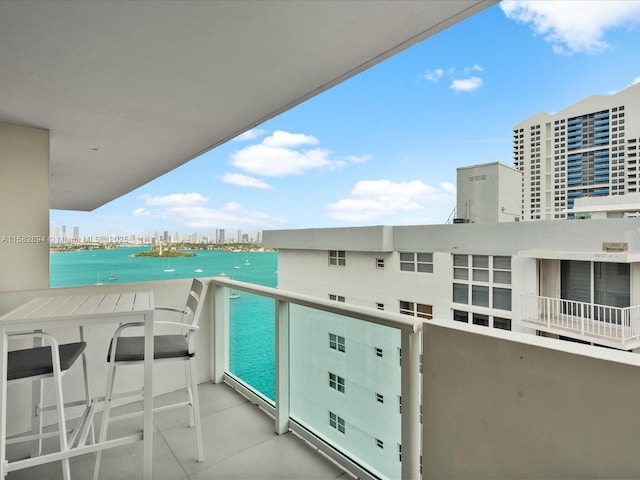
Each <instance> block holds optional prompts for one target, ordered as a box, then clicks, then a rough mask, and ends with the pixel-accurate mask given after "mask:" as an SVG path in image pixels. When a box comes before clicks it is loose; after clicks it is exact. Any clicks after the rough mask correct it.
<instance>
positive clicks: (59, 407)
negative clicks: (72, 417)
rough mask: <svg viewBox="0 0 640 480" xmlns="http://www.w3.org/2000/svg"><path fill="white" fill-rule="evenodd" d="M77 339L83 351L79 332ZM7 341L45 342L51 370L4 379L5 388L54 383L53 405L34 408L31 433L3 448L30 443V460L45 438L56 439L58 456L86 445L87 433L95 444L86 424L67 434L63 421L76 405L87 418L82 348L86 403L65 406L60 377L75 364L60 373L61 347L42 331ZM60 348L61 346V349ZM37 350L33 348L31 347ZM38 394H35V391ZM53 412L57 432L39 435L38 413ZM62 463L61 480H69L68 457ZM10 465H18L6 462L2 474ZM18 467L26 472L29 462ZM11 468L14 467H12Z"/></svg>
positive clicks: (90, 428)
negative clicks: (25, 384)
mask: <svg viewBox="0 0 640 480" xmlns="http://www.w3.org/2000/svg"><path fill="white" fill-rule="evenodd" d="M80 335H81V342H80V343H81V344H84V345H85V347H86V343H85V342H84V338H83V337H84V335H83V332H82V330H81V332H80ZM8 337H9V338H34V339H36V340H37V339H41V341H42V340H46V341H47V342H48V343H49V345H50V351H51V367H52V371H51V372H49V373H43V374H39V375H27V376H21V377H19V378H15V379H11V380H8V379H5V380H6V382H7V385H12V384H17V383H24V382H33V381H40V380H43V379H45V378H53V379H54V387H55V389H54V396H55V403H54V404H51V405H41V404H37V405H36V406H35V407H36V408H35V412H34V415H35V416H36V417H37V419H36V422H32V432H31V434H25V435H19V436H16V437H12V438H7V439H5V448H6V445H11V444H16V443H25V442H34V446H33V448H32V457H33V456H40V455H41V453H42V440H43V439H44V438H49V437H54V436H58V439H59V451H60V452H67V451H69V450H70V449H71V448H72V447H73V446H74V445H78V444H84V443H86V440H87V436H88V435H89V433H91V442H92V443H93V442H94V441H95V438H94V436H93V427H92V425H91V424H90V423H87V422H84V421H81V422H80V423H79V425H80V428H76V429H74V430H70V431H67V422H66V417H65V408H67V407H71V406H77V405H86V406H87V408H86V409H85V414H84V416H85V417H86V416H87V415H88V414H89V410H90V409H89V407H90V406H91V397H90V393H89V382H88V377H87V365H86V356H85V352H84V347H82V351H81V353H80V355H81V356H82V362H83V367H84V368H83V374H84V382H85V394H86V400H80V401H77V402H68V403H66V404H65V402H64V396H63V393H62V377H63V376H64V374H65V373H66V372H67V370H68V369H69V368H70V367H71V366H72V365H73V364H74V363H75V361H76V360H77V358H76V359H74V360H73V361H72V362H71V364H70V365H68V367H67V368H66V369H62V367H61V361H60V350H59V349H60V347H61V345H60V344H59V343H58V341H57V340H56V339H55V337H53V336H52V335H50V334H48V333H46V332H42V331H35V332H21V333H12V334H9V335H8ZM62 346H64V345H62ZM35 348H37V347H35ZM35 348H33V349H24V350H25V351H29V350H35ZM38 391H39V390H38ZM52 409H55V410H56V412H57V421H58V428H57V431H53V432H50V433H43V432H42V412H44V411H45V410H52ZM61 462H62V475H63V478H64V479H65V480H70V478H71V471H70V466H69V458H68V457H64V458H62V459H61ZM11 463H18V462H7V463H6V465H7V467H8V468H7V469H5V470H9V471H11V470H13V469H12V468H10V467H11ZM19 463H22V464H24V466H22V467H20V468H26V467H28V466H29V461H28V460H27V461H20V462H19ZM33 463H34V464H37V463H39V462H33ZM14 466H15V465H14Z"/></svg>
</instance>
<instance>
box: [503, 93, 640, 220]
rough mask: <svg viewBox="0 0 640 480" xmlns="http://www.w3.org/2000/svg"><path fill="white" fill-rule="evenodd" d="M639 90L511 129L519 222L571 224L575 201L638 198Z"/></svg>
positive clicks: (596, 99)
mask: <svg viewBox="0 0 640 480" xmlns="http://www.w3.org/2000/svg"><path fill="white" fill-rule="evenodd" d="M638 145H640V84H635V85H632V86H630V87H628V88H626V89H625V90H622V91H620V92H618V93H616V94H613V95H608V96H601V95H594V96H591V97H588V98H586V99H584V100H581V101H579V102H577V103H575V104H573V105H571V106H569V107H567V108H565V109H563V110H560V111H559V112H557V113H555V114H548V113H546V112H541V113H538V114H535V115H533V116H531V117H529V118H527V119H525V120H523V121H522V122H520V123H518V124H517V125H515V126H514V127H513V160H514V165H515V167H516V168H517V169H518V170H520V171H521V172H522V207H521V215H522V219H523V220H559V219H567V218H574V211H573V209H574V206H575V201H576V199H578V198H584V197H606V196H609V195H611V196H616V195H627V194H635V193H638V192H640V183H639V178H638V174H639V170H638Z"/></svg>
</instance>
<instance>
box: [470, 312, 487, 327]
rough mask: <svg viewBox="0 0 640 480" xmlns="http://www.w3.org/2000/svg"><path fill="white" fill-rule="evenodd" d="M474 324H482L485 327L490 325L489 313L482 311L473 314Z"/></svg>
mask: <svg viewBox="0 0 640 480" xmlns="http://www.w3.org/2000/svg"><path fill="white" fill-rule="evenodd" d="M473 324H474V325H482V326H483V327H488V326H489V315H482V314H480V313H474V314H473Z"/></svg>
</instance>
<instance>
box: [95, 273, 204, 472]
mask: <svg viewBox="0 0 640 480" xmlns="http://www.w3.org/2000/svg"><path fill="white" fill-rule="evenodd" d="M206 290H207V288H206V286H205V284H204V283H203V282H202V281H200V280H198V279H195V278H194V279H193V281H192V283H191V288H190V289H189V293H188V295H187V301H186V303H185V306H184V307H180V308H173V307H156V308H155V310H156V311H165V312H168V313H170V314H173V315H174V316H175V317H177V318H176V320H175V321H160V320H154V325H165V326H168V327H172V328H173V329H175V330H176V333H175V334H170V335H154V339H153V340H154V359H153V361H154V362H184V365H185V388H186V390H187V396H188V398H187V400H186V401H183V402H178V403H174V404H171V405H166V406H163V407H156V408H154V409H153V412H154V413H156V412H159V411H163V410H168V409H173V408H178V407H189V426H190V427H195V433H196V447H197V455H198V462H202V461H204V447H203V444H202V429H201V426H200V406H199V403H198V377H197V374H196V359H195V354H196V353H195V339H194V333H195V332H197V331H198V329H199V327H198V320H199V318H200V312H201V310H202V306H203V304H204V301H203V300H204V298H205V295H206ZM143 326H144V323H142V322H130V323H124V324H122V325H120V327H119V328H118V329H117V330H116V332H115V333H114V334H113V337H112V339H111V344H110V345H109V350H108V354H107V362H108V365H109V367H108V373H107V389H106V393H105V396H104V409H103V411H102V423H101V427H100V439H99V441H100V442H104V441H105V440H106V439H107V431H108V428H109V422H113V421H117V420H125V419H128V418H130V417H132V416H136V415H138V414H136V413H134V414H124V415H120V416H113V417H112V416H111V405H112V401H113V399H115V398H122V397H138V398H139V397H140V390H136V391H133V392H126V393H119V394H114V383H115V374H116V367H120V366H124V365H140V364H142V363H143V362H144V340H145V339H144V337H142V336H124V335H121V334H122V332H123V331H125V330H127V329H129V328H135V327H143ZM145 394H147V393H146V392H144V391H143V392H142V395H145ZM148 394H149V395H153V392H148ZM101 455H102V452H101V451H98V452H97V455H96V463H95V467H94V476H93V478H94V480H97V479H98V473H99V471H100V458H101Z"/></svg>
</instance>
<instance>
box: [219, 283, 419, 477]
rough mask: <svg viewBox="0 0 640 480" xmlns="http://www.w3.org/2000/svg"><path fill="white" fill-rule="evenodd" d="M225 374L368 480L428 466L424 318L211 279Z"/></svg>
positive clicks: (281, 426)
mask: <svg viewBox="0 0 640 480" xmlns="http://www.w3.org/2000/svg"><path fill="white" fill-rule="evenodd" d="M210 289H213V303H214V310H213V313H214V321H213V325H214V333H213V338H214V344H215V346H214V365H215V366H214V380H216V381H222V380H223V379H225V380H226V381H227V382H229V383H231V384H232V385H233V386H235V387H237V388H238V389H239V390H241V391H242V393H243V394H244V395H245V396H247V397H248V398H249V399H250V400H252V401H254V403H256V404H258V405H260V406H261V407H262V408H263V409H265V410H266V411H267V412H272V413H273V415H274V416H275V418H276V431H278V433H284V432H285V431H287V430H289V429H291V430H293V431H295V432H296V433H298V434H300V435H301V436H303V437H304V438H305V439H306V440H308V441H309V442H311V443H312V444H313V445H315V446H316V447H317V448H319V449H320V450H322V451H323V452H324V453H326V454H327V455H329V456H332V457H333V458H336V457H337V458H338V461H339V463H341V464H343V465H348V469H349V470H350V471H354V472H358V476H361V478H417V477H418V476H419V471H420V444H421V440H420V414H419V409H420V385H421V380H420V374H419V354H420V338H421V334H420V331H419V327H418V326H417V325H419V323H417V322H414V320H416V319H415V318H414V317H411V316H407V315H401V314H397V313H389V312H381V311H379V310H372V309H365V308H361V307H355V306H353V305H348V304H345V303H343V302H337V301H330V300H321V299H318V298H313V297H306V296H304V295H299V294H294V293H291V292H284V291H282V290H278V289H275V288H270V287H263V286H258V285H252V284H247V283H244V282H237V281H234V280H230V279H228V278H224V277H215V278H213V279H212V280H211V284H210Z"/></svg>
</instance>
